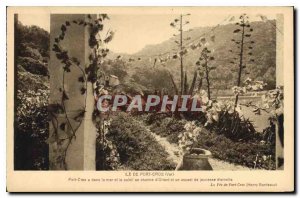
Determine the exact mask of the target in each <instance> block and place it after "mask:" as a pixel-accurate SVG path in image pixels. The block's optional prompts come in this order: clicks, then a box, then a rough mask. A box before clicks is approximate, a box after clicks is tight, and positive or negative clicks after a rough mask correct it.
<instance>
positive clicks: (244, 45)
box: [229, 14, 255, 107]
mask: <svg viewBox="0 0 300 198" xmlns="http://www.w3.org/2000/svg"><path fill="white" fill-rule="evenodd" d="M239 19H240V20H239V22H237V23H236V24H235V25H236V26H238V28H237V29H235V30H234V31H233V33H234V34H235V35H236V37H237V38H236V39H232V41H233V42H234V44H235V45H236V48H237V51H234V50H233V49H231V50H229V51H230V52H231V53H233V54H234V61H232V62H231V63H232V64H237V65H238V78H237V83H236V86H237V87H240V86H241V79H242V73H243V71H245V69H246V62H247V61H250V62H254V59H251V58H250V59H249V57H251V56H252V49H253V47H252V45H253V44H254V43H255V42H254V41H251V40H250V37H251V32H252V31H253V29H252V28H251V25H250V23H249V20H248V19H249V17H248V16H247V15H246V14H242V15H241V16H240V17H239ZM236 56H237V57H236ZM246 58H248V60H247V59H246ZM235 60H237V61H238V62H235ZM238 99H239V94H238V93H237V94H236V97H235V107H236V106H237V103H238Z"/></svg>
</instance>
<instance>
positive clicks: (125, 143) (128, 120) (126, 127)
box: [107, 113, 175, 170]
mask: <svg viewBox="0 0 300 198" xmlns="http://www.w3.org/2000/svg"><path fill="white" fill-rule="evenodd" d="M107 138H108V139H109V140H111V141H112V142H114V144H115V145H116V147H117V151H118V153H119V156H120V163H121V164H122V166H125V167H126V168H128V169H133V170H172V169H175V164H174V163H172V162H170V161H169V160H167V157H168V154H167V153H166V151H165V150H164V148H163V147H162V146H161V145H160V144H159V143H158V142H157V141H156V140H155V139H154V137H153V136H152V135H151V134H150V133H148V132H147V129H146V128H145V127H143V126H142V125H141V123H140V122H139V121H137V120H136V119H135V118H133V117H130V116H128V115H127V114H126V113H120V114H119V115H118V116H117V117H115V118H114V119H113V121H112V122H111V126H110V129H109V132H108V134H107Z"/></svg>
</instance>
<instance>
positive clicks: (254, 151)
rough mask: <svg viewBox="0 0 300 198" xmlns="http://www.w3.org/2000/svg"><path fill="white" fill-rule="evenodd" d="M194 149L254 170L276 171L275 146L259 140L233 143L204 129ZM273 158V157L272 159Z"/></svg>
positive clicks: (222, 135) (223, 136)
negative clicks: (204, 150) (209, 152)
mask: <svg viewBox="0 0 300 198" xmlns="http://www.w3.org/2000/svg"><path fill="white" fill-rule="evenodd" d="M194 147H200V148H204V149H207V150H210V151H211V152H212V154H213V156H214V157H215V158H218V159H220V160H225V161H228V162H230V163H234V164H239V165H243V166H247V167H250V168H253V167H254V165H255V163H256V168H264V169H275V145H272V144H270V143H266V142H261V141H257V140H250V141H243V140H241V141H233V140H231V139H229V138H227V137H226V136H225V135H224V134H219V135H218V134H216V133H213V132H209V131H208V130H206V129H204V128H203V129H202V130H201V132H200V134H199V136H198V138H197V140H196V141H195V144H194ZM270 156H271V157H270Z"/></svg>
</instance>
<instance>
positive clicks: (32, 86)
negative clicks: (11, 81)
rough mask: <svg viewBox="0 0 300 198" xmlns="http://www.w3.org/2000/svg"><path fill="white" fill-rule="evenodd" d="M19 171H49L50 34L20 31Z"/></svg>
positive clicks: (26, 28) (21, 27)
mask: <svg viewBox="0 0 300 198" xmlns="http://www.w3.org/2000/svg"><path fill="white" fill-rule="evenodd" d="M15 33H16V35H15V36H16V42H15V48H16V54H15V62H16V65H15V71H16V74H17V75H16V81H15V82H16V90H15V93H16V100H15V117H16V119H15V131H14V139H15V142H14V145H15V146H14V154H15V155H14V156H15V160H14V167H15V170H40V169H42V170H47V169H48V144H47V143H46V142H45V141H46V139H47V138H48V136H49V134H48V131H49V125H48V111H47V106H48V98H49V72H48V61H49V33H48V32H47V31H45V30H43V29H41V28H39V27H37V26H24V25H22V24H21V23H18V24H17V27H16V31H15Z"/></svg>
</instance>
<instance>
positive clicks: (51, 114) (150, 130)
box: [7, 7, 294, 191]
mask: <svg viewBox="0 0 300 198" xmlns="http://www.w3.org/2000/svg"><path fill="white" fill-rule="evenodd" d="M57 9H58V10H55V8H51V7H47V8H46V7H44V8H43V9H42V8H38V7H35V8H33V9H32V10H31V9H28V8H26V7H8V16H9V17H8V27H11V30H12V33H13V34H10V35H9V39H11V41H13V42H10V43H9V45H11V44H12V43H13V45H12V46H11V48H8V50H10V49H11V50H10V51H8V56H11V57H12V58H11V60H12V62H11V64H9V65H8V66H7V67H9V68H10V71H8V78H10V79H11V80H12V82H13V83H11V84H10V81H8V84H7V86H8V87H10V88H11V96H12V97H13V101H10V102H11V103H12V108H11V109H8V111H10V113H11V115H12V116H11V123H12V126H11V127H12V128H11V132H10V137H11V138H9V139H11V141H10V140H9V142H12V144H9V145H8V146H9V151H8V152H10V151H11V152H10V153H8V155H9V156H10V157H8V160H9V161H8V163H9V165H10V167H11V168H10V170H9V171H11V172H13V173H16V174H18V173H22V172H23V171H26V173H32V174H39V173H44V174H45V173H46V172H47V174H49V175H50V174H53V176H54V175H60V174H65V173H66V174H67V172H71V173H72V174H73V177H74V178H73V177H69V176H68V178H67V179H68V182H74V181H81V180H80V179H79V177H78V178H77V176H76V174H77V173H80V174H81V173H82V175H84V174H85V172H88V174H91V175H93V174H97V175H98V174H99V178H100V177H101V178H103V177H104V176H103V177H102V176H101V175H102V174H106V175H107V174H109V175H114V174H115V173H116V174H121V173H122V175H123V177H124V176H128V175H129V176H134V174H135V173H138V174H139V176H151V175H152V176H158V175H159V174H158V173H161V176H162V178H161V181H164V180H166V181H172V180H167V179H166V176H167V175H168V174H169V175H175V176H176V174H185V173H187V174H192V173H195V172H196V173H195V174H198V173H199V175H201V174H206V175H209V174H214V175H220V176H221V175H222V174H223V173H225V172H224V171H226V173H228V174H231V175H239V174H241V175H242V174H245V175H246V174H256V173H257V175H260V174H267V175H268V176H267V177H269V181H266V182H268V184H264V183H257V186H255V185H256V184H251V185H252V186H251V185H250V184H249V187H250V188H252V187H253V188H254V189H255V187H256V188H260V187H261V188H262V189H264V190H263V191H268V188H267V187H270V188H272V189H276V188H277V187H278V190H279V191H280V190H281V189H284V188H281V187H279V186H280V184H277V183H276V184H271V183H272V181H271V178H272V174H273V175H275V174H280V175H281V176H283V174H285V173H286V172H288V173H289V176H291V177H289V182H288V183H290V182H293V176H292V175H293V167H294V166H293V165H294V164H293V160H294V159H293V152H294V148H293V142H292V139H291V138H293V136H294V130H293V126H294V121H293V119H294V117H293V115H294V114H293V109H294V107H293V106H291V105H293V98H294V96H293V86H294V81H293V76H294V74H293V57H291V56H290V55H292V54H293V43H292V42H289V41H290V40H288V39H287V37H289V39H293V38H292V37H290V36H291V35H293V27H292V26H289V25H290V24H293V7H277V8H274V7H258V9H257V8H255V7H225V8H222V7H209V8H205V7H182V8H180V7H179V8H172V7H140V8H139V7H127V8H124V7H115V8H111V7H106V8H101V7H99V8H97V7H94V8H88V7H86V8H85V9H79V8H78V9H77V10H76V9H72V8H70V7H61V8H57ZM287 26H288V27H287ZM287 30H288V31H287ZM286 46H290V47H291V48H290V47H288V48H287V47H286ZM287 49H288V50H291V51H287ZM11 52H12V54H11ZM286 57H288V62H287V58H286ZM287 73H289V74H287ZM10 74H11V75H10ZM286 99H288V101H289V103H287V101H286ZM291 101H292V103H291ZM286 112H289V115H288V117H286ZM287 126H288V127H289V128H287ZM287 129H288V130H287ZM286 138H288V140H287V139H286ZM287 141H288V142H287ZM286 144H289V146H288V148H285V146H286ZM286 149H288V150H287V151H286ZM287 163H288V164H287ZM32 171H33V172H32ZM45 171H46V172H45ZM74 171H75V172H74ZM81 171H83V172H81ZM90 171H94V172H90ZM145 171H147V172H145ZM156 171H158V172H156ZM228 171H229V172H228ZM117 172H119V173H117ZM123 172H125V174H123ZM290 173H292V175H291V174H290ZM49 175H48V176H49ZM95 177H96V176H95ZM76 178H77V179H76ZM149 178H150V177H149ZM244 179H247V177H244ZM250 179H254V177H250ZM286 179H288V178H286ZM86 180H87V181H90V180H89V179H86ZM94 180H95V181H96V179H94ZM99 180H100V179H99ZM275 180H276V179H275ZM91 181H92V179H91ZM95 181H94V182H95ZM114 181H116V180H114ZM120 181H121V182H122V181H123V182H124V181H125V180H120ZM141 181H143V180H140V181H139V182H141ZM144 181H148V180H144ZM149 181H150V180H149ZM156 181H160V180H156ZM194 181H196V180H194ZM226 181H228V180H226ZM276 181H277V180H276ZM65 182H66V181H65ZM85 182H86V181H85ZM129 183H130V182H129ZM110 184H112V183H110ZM286 184H287V183H286ZM127 185H128V184H127ZM139 185H141V184H139ZM166 185H167V184H166ZM177 185H180V183H177ZM184 185H194V184H188V183H185V184H184ZM205 185H206V184H205ZM207 185H208V184H207ZM209 185H213V184H209ZM222 185H224V184H222ZM229 185H230V184H229ZM247 186H248V184H246V183H245V186H243V185H242V187H247ZM194 187H195V188H193V190H191V189H190V190H191V191H194V190H197V191H201V186H198V187H197V185H196V184H195V186H194ZM223 187H226V185H225V186H223ZM289 187H293V186H289ZM70 188H71V187H70ZM70 188H67V187H66V189H70ZM110 189H113V187H110ZM121 189H122V188H121V187H120V188H119V190H121ZM142 189H144V188H138V189H136V190H133V191H145V190H142ZM157 189H159V188H157ZM186 189H187V190H188V189H189V188H186ZM205 189H207V188H205ZM288 189H290V188H288ZM56 190H59V189H56ZM115 190H116V191H118V189H115ZM165 190H166V191H170V190H171V191H172V190H173V191H176V189H175V188H174V187H169V189H168V188H165ZM181 190H182V191H185V190H184V189H181ZM219 190H224V189H219ZM219 190H218V189H215V191H219ZM228 190H230V188H229V189H227V190H226V189H225V190H224V191H228ZM84 191H85V190H84ZM92 191H95V190H92ZM96 191H97V190H96ZM100 191H103V190H100ZM121 191H122V190H121ZM125 191H126V190H125ZM128 191H130V190H128ZM151 191H155V190H153V189H151ZM158 191H163V189H159V190H158ZM209 191H214V189H210V190H209ZM246 191H247V190H246ZM251 191H252V190H251ZM271 191H273V190H271ZM274 191H276V190H274Z"/></svg>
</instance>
